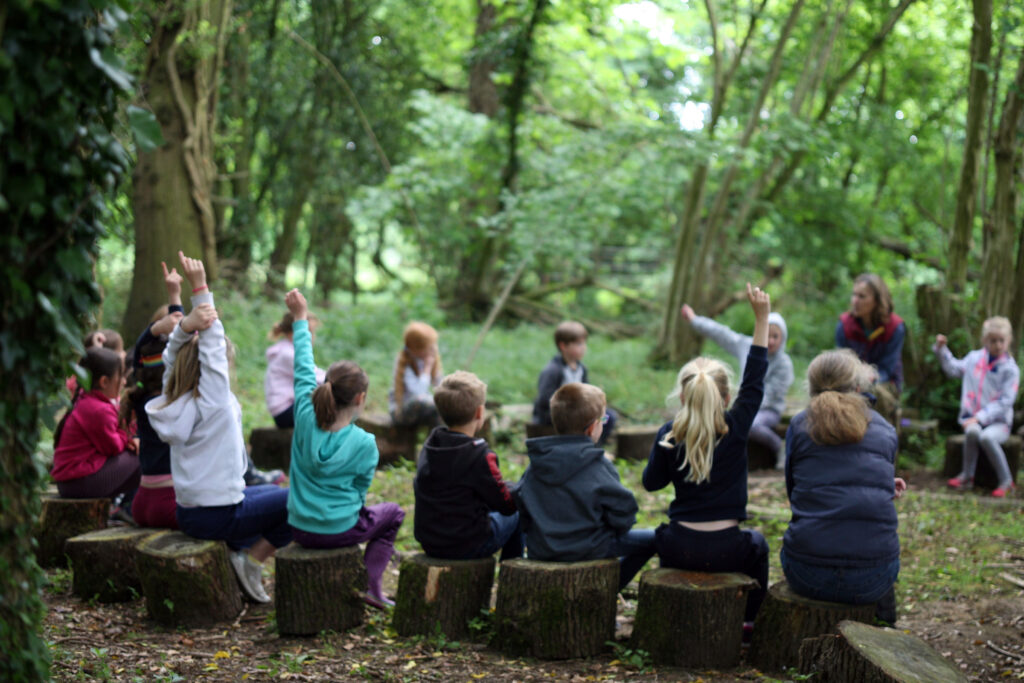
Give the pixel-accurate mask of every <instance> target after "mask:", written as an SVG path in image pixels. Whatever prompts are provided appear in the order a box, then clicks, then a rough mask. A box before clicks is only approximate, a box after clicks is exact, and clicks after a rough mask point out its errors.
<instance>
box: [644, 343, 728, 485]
mask: <svg viewBox="0 0 1024 683" xmlns="http://www.w3.org/2000/svg"><path fill="white" fill-rule="evenodd" d="M728 396H729V371H728V370H727V369H726V367H725V366H724V365H722V364H721V363H720V362H719V361H717V360H714V359H711V358H704V357H700V358H694V359H693V360H691V361H690V362H689V363H687V364H686V365H684V366H683V367H682V368H681V369H680V370H679V375H678V376H677V378H676V388H675V390H674V391H673V392H672V393H671V394H669V399H672V398H678V399H679V400H680V401H681V403H682V407H680V409H679V411H678V412H677V413H676V417H675V419H674V420H673V421H672V431H671V432H669V435H670V438H666V439H665V440H664V441H662V442H661V444H660V445H662V446H665V447H667V448H675V447H676V446H677V444H685V445H686V448H685V450H683V451H682V453H681V455H682V457H681V458H680V460H679V469H680V470H682V469H683V468H685V467H686V466H687V465H689V466H690V471H689V473H688V474H687V475H686V481H692V482H694V483H695V484H699V483H701V482H702V481H705V480H707V479H708V478H709V477H710V476H711V465H712V463H713V460H714V455H715V446H717V445H718V440H719V439H720V438H721V437H722V436H723V435H725V434H728V433H729V425H728V424H726V422H725V400H726V398H727V397H728Z"/></svg>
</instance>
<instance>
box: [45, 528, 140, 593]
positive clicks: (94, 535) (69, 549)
mask: <svg viewBox="0 0 1024 683" xmlns="http://www.w3.org/2000/svg"><path fill="white" fill-rule="evenodd" d="M156 533H160V532H159V531H158V530H157V529H139V528H136V527H123V526H122V527H111V528H109V529H100V530H99V531H92V532H89V533H87V534H81V535H79V536H73V537H72V538H69V539H68V540H67V542H66V543H65V544H64V552H66V553H67V555H68V557H69V558H70V559H71V568H72V571H73V579H74V580H73V583H72V591H73V592H74V594H75V595H76V596H78V597H79V598H81V599H82V600H90V599H92V598H93V597H96V598H97V599H98V600H99V601H100V602H127V601H129V600H134V599H135V598H137V597H139V596H140V595H141V594H142V583H141V582H140V581H139V574H138V572H137V571H136V570H135V547H136V546H137V545H138V544H139V543H140V542H141V541H143V540H144V539H146V538H148V537H149V536H152V535H153V534H156Z"/></svg>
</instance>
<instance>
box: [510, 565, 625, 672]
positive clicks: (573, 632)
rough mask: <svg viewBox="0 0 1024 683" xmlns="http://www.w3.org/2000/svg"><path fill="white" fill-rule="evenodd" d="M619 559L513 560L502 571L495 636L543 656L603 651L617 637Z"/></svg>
mask: <svg viewBox="0 0 1024 683" xmlns="http://www.w3.org/2000/svg"><path fill="white" fill-rule="evenodd" d="M618 584H619V562H618V560H614V559H610V560H592V561H590V562H537V561H534V560H508V561H506V562H502V563H501V570H500V571H499V574H498V604H497V609H496V612H495V620H496V622H497V629H496V634H495V641H496V642H497V645H498V647H499V648H500V649H501V651H502V652H504V653H506V654H508V655H512V656H520V655H528V656H531V657H539V658H541V659H574V658H577V657H590V656H593V655H596V654H597V653H599V652H600V651H601V650H602V649H603V648H604V646H605V643H607V642H608V641H609V640H612V639H613V638H614V637H615V606H616V594H617V592H618Z"/></svg>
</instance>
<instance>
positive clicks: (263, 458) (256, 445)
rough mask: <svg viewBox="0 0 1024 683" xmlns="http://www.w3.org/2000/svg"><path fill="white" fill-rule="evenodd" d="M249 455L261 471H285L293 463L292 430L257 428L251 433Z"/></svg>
mask: <svg viewBox="0 0 1024 683" xmlns="http://www.w3.org/2000/svg"><path fill="white" fill-rule="evenodd" d="M249 449H250V452H249V454H250V455H251V456H252V463H253V464H254V465H256V467H258V468H260V469H261V470H283V471H284V472H285V473H286V474H287V472H288V468H289V467H290V466H291V462H292V430H291V429H279V428H277V427H257V428H256V429H253V430H252V432H250V433H249Z"/></svg>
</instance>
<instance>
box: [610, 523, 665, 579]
mask: <svg viewBox="0 0 1024 683" xmlns="http://www.w3.org/2000/svg"><path fill="white" fill-rule="evenodd" d="M654 553H655V549H654V529H630V530H629V531H627V532H626V533H624V534H622V535H621V536H619V537H618V538H616V539H615V556H616V557H618V558H619V590H622V589H623V588H625V587H626V586H628V585H629V582H630V581H632V580H633V577H634V576H636V573H637V572H638V571H640V570H641V569H643V568H644V565H645V564H647V560H649V559H651V558H652V557H654Z"/></svg>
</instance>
